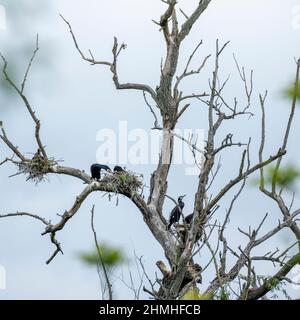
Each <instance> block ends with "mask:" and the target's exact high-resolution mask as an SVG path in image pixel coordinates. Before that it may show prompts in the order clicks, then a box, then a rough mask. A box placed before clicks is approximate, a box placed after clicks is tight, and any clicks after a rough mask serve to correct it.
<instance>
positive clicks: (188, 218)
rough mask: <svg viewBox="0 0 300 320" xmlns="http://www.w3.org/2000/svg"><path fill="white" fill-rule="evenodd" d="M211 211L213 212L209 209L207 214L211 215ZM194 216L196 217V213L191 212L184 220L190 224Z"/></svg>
mask: <svg viewBox="0 0 300 320" xmlns="http://www.w3.org/2000/svg"><path fill="white" fill-rule="evenodd" d="M210 213H211V211H210V210H209V211H208V212H207V215H209V214H210ZM193 218H194V213H191V214H189V215H188V216H186V217H185V219H184V222H185V223H186V224H189V223H191V222H192V221H193Z"/></svg>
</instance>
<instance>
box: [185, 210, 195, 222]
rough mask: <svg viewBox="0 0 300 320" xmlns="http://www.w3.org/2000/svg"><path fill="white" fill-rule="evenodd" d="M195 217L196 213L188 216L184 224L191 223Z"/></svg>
mask: <svg viewBox="0 0 300 320" xmlns="http://www.w3.org/2000/svg"><path fill="white" fill-rule="evenodd" d="M193 217H194V213H191V214H189V215H188V216H186V217H185V219H184V222H185V223H187V224H188V223H191V222H192V220H193Z"/></svg>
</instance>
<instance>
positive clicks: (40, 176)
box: [17, 153, 57, 184]
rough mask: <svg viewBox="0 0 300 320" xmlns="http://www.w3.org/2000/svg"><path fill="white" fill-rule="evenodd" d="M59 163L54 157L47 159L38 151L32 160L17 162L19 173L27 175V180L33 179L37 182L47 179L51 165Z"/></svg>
mask: <svg viewBox="0 0 300 320" xmlns="http://www.w3.org/2000/svg"><path fill="white" fill-rule="evenodd" d="M55 165H57V161H56V160H54V159H46V158H44V157H43V156H42V155H41V154H39V153H37V154H35V155H34V157H33V158H32V159H31V160H28V161H22V162H20V163H18V164H17V166H18V170H19V174H25V175H27V178H26V181H29V180H31V181H33V182H35V183H36V184H38V183H39V182H43V181H45V180H46V179H47V173H49V171H50V169H51V167H53V166H55Z"/></svg>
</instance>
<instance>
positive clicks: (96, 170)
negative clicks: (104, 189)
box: [91, 163, 111, 180]
mask: <svg viewBox="0 0 300 320" xmlns="http://www.w3.org/2000/svg"><path fill="white" fill-rule="evenodd" d="M101 170H105V171H108V172H111V169H110V167H109V166H107V165H105V164H99V163H94V164H93V165H91V176H92V178H93V179H97V180H99V179H101Z"/></svg>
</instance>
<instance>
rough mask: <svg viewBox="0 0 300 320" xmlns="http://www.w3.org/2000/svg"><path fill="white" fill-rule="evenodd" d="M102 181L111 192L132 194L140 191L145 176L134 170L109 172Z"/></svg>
mask: <svg viewBox="0 0 300 320" xmlns="http://www.w3.org/2000/svg"><path fill="white" fill-rule="evenodd" d="M101 182H103V183H105V187H106V189H107V190H108V191H110V192H115V193H124V194H132V193H138V192H139V191H140V190H141V189H142V187H143V176H142V175H140V174H136V173H134V172H132V171H123V172H115V173H113V174H107V175H106V176H105V177H104V178H103V179H102V180H101Z"/></svg>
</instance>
